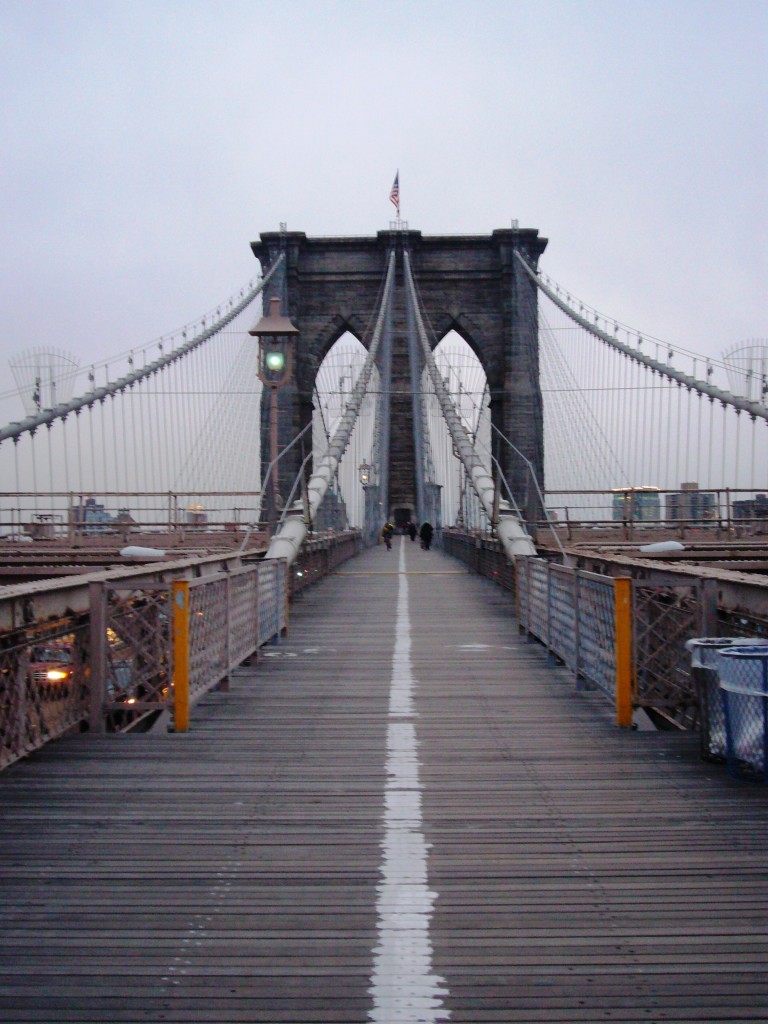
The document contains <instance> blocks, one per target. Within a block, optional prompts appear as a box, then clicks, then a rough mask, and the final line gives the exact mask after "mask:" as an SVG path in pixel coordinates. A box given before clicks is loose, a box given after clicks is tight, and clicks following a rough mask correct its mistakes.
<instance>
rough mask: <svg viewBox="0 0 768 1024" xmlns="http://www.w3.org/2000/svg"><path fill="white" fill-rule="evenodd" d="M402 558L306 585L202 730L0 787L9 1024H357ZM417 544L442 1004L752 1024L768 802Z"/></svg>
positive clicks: (42, 766)
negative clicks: (588, 684) (586, 686)
mask: <svg viewBox="0 0 768 1024" xmlns="http://www.w3.org/2000/svg"><path fill="white" fill-rule="evenodd" d="M399 543H401V542H399V541H398V542H396V544H395V551H393V552H391V553H387V552H386V551H385V550H384V549H379V548H376V549H373V550H371V551H368V552H365V553H364V554H363V555H362V556H360V558H358V559H357V560H355V562H353V563H348V564H347V565H346V566H345V567H344V569H343V575H341V574H340V575H339V576H337V577H334V578H332V579H330V580H328V581H326V582H324V583H322V584H320V585H318V586H316V587H313V588H310V589H309V590H307V591H305V592H303V593H302V595H301V596H300V598H299V599H298V600H297V602H296V604H295V606H294V609H293V613H292V616H291V632H290V636H289V638H288V639H287V640H285V641H282V642H281V643H280V644H278V645H276V646H275V647H270V648H267V649H266V650H265V651H264V652H263V654H264V656H263V657H262V658H261V659H260V664H259V667H258V669H257V670H250V671H242V672H238V673H237V674H236V677H235V678H234V680H233V685H232V689H231V690H230V691H229V692H228V693H225V694H223V693H216V692H213V693H210V694H208V695H207V696H206V697H205V698H204V700H203V701H202V702H201V704H199V705H198V706H197V707H196V708H195V710H194V713H193V716H192V723H191V730H190V732H189V733H187V734H185V735H174V734H168V733H165V732H157V733H153V734H148V735H132V734H129V735H125V736H119V737H113V736H105V737H96V736H87V735H83V736H73V737H69V738H67V739H65V740H62V741H60V742H57V743H55V744H52V745H50V746H49V747H48V748H46V749H44V750H43V751H41V752H39V753H37V754H35V755H33V756H32V757H30V758H28V759H27V760H25V761H23V762H20V763H19V764H17V765H15V766H13V767H12V768H11V769H10V770H9V771H7V772H5V773H4V774H3V775H2V776H0V816H2V821H3V832H2V838H0V894H2V898H3V911H4V913H3V939H2V943H0V1021H7V1022H11V1021H13V1022H14V1024H22V1022H24V1021H29V1022H32V1021H41V1022H49V1024H52V1022H58V1024H66V1022H70V1021H78V1022H81V1024H84V1022H90V1021H102V1022H114V1024H118V1022H122V1021H133V1022H140V1021H158V1020H164V1021H182V1022H185V1024H195V1022H197V1021H206V1022H209V1024H214V1022H222V1024H224V1022H228V1024H235V1022H239V1021H248V1022H249V1024H256V1022H259V1021H270V1022H273V1024H277V1022H281V1021H291V1022H294V1024H297V1022H301V1024H311V1022H313V1021H316V1022H324V1021H328V1022H334V1021H354V1022H356V1024H359V1022H360V1021H364V1020H368V1019H370V1014H371V1009H372V1005H373V1002H372V995H371V984H372V981H371V979H372V973H373V968H374V959H375V948H376V946H377V943H378V942H379V940H380V935H379V930H378V929H379V922H378V919H377V909H376V908H377V889H378V887H379V885H380V882H381V878H382V848H381V844H382V841H383V837H384V824H383V820H384V819H383V806H384V792H385V787H386V783H387V770H386V760H387V728H388V722H389V691H390V684H391V679H392V674H393V651H394V645H395V640H396V635H395V626H396V621H397V620H396V607H397V595H398V587H399V585H400V577H399V575H398V573H397V572H396V571H395V570H396V567H397V562H396V558H397V557H398V544H399ZM405 557H406V567H407V569H408V570H409V572H408V575H407V586H408V597H409V607H410V615H411V648H410V659H411V663H412V668H413V674H414V676H415V678H416V685H415V695H414V710H415V715H414V716H413V722H414V728H415V731H416V736H417V739H418V760H419V768H420V774H419V777H420V783H421V788H422V792H421V806H422V815H423V828H424V833H425V839H426V841H427V843H428V844H429V850H428V882H429V887H430V889H431V890H432V891H433V892H434V893H435V895H436V898H435V903H434V911H433V916H432V921H431V928H430V939H431V948H432V967H433V970H434V971H435V972H436V974H437V975H439V976H440V978H442V979H443V982H444V988H445V991H446V995H445V997H444V1006H445V1014H450V1020H451V1021H464V1022H468V1024H480V1022H482V1021H505V1022H508V1024H512V1022H514V1021H525V1022H526V1024H534V1022H538V1021H547V1022H551V1024H555V1022H566V1021H567V1022H569V1024H571V1022H573V1024H575V1022H579V1021H593V1022H594V1021H600V1020H610V1021H615V1022H616V1021H624V1022H630V1021H632V1022H637V1021H640V1020H650V1021H653V1020H659V1021H661V1020H665V1021H670V1020H672V1021H697V1022H698V1021H711V1022H715V1021H717V1022H722V1021H744V1022H746V1021H763V1020H768V986H767V985H766V967H768V928H767V927H766V925H767V924H768V868H766V866H765V840H766V836H768V799H767V797H768V789H767V788H766V787H759V786H749V785H743V784H739V783H736V782H733V781H732V780H730V779H729V778H728V777H727V775H726V773H725V770H724V768H722V767H721V766H717V765H711V764H705V763H704V762H702V761H700V760H699V759H698V756H697V738H696V737H686V736H679V735H672V734H666V735H664V734H653V733H646V732H643V733H640V732H637V733H632V732H624V731H619V730H617V729H616V728H615V726H614V725H613V714H612V710H611V709H610V708H609V707H608V706H607V705H606V704H604V703H603V698H601V697H600V696H599V695H596V694H594V693H588V692H587V693H583V692H577V691H576V690H575V687H574V684H573V679H572V677H571V676H570V675H569V673H568V672H566V671H565V670H564V669H562V668H559V669H558V668H552V667H551V666H548V665H547V664H546V660H545V657H544V654H543V651H542V649H541V648H539V647H538V646H537V645H533V644H528V643H526V642H524V640H522V639H521V638H520V637H519V635H518V633H517V628H516V625H515V623H514V621H513V619H512V607H513V606H512V599H511V596H510V595H509V594H507V593H504V592H502V591H500V590H498V589H496V588H494V587H493V586H492V585H490V584H488V583H486V582H485V581H482V580H480V579H478V578H477V577H474V576H470V575H467V574H466V573H465V572H463V571H455V570H456V563H454V562H453V561H452V560H450V559H448V558H446V557H445V556H444V555H442V554H441V553H440V552H439V551H434V550H433V551H430V552H422V551H421V550H420V549H419V548H418V547H417V546H416V545H411V544H410V542H405ZM440 1012H442V1011H440ZM403 1019H404V1020H405V1019H407V1020H409V1021H410V1020H412V1019H413V1018H412V1017H406V1018H403ZM425 1019H430V1020H431V1019H434V1020H440V1019H448V1017H447V1016H443V1017H441V1016H439V1015H438V1016H434V1018H432V1017H430V1018H425ZM387 1024H398V1022H397V1021H395V1020H393V1021H388V1022H387Z"/></svg>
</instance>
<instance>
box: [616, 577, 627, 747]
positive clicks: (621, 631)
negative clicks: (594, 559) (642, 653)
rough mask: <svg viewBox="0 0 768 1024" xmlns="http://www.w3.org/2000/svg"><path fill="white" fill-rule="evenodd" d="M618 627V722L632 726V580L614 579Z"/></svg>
mask: <svg viewBox="0 0 768 1024" xmlns="http://www.w3.org/2000/svg"><path fill="white" fill-rule="evenodd" d="M613 597H614V621H615V628H616V724H617V725H618V726H619V727H620V728H622V729H629V728H631V727H632V580H631V579H627V578H621V579H615V580H614V581H613Z"/></svg>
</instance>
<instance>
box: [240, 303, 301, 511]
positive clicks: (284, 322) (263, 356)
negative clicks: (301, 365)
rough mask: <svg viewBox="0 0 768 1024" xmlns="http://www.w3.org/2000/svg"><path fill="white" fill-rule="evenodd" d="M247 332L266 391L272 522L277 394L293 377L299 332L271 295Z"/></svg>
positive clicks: (275, 488)
mask: <svg viewBox="0 0 768 1024" xmlns="http://www.w3.org/2000/svg"><path fill="white" fill-rule="evenodd" d="M248 333H249V334H250V335H251V337H254V338H258V339H259V380H260V381H261V382H262V384H264V385H265V387H268V388H269V400H270V404H269V459H270V463H271V467H272V471H271V473H270V478H269V491H268V495H269V506H268V519H269V521H270V522H272V523H274V522H276V520H277V511H278V507H279V504H280V493H279V488H278V484H279V479H280V477H279V471H278V463H277V455H278V452H277V392H278V391H279V389H280V388H281V387H283V385H284V384H287V383H288V382H289V381H290V380H291V377H292V375H293V359H294V349H295V346H296V338H297V337H298V335H299V334H300V333H301V332H300V331H299V329H298V327H295V326H294V325H293V324H292V323H291V321H290V320H289V319H288V317H287V316H283V315H282V314H281V312H280V299H279V297H278V296H276V295H273V296H272V298H271V299H270V303H269V313H268V315H267V316H263V317H262V318H261V320H259V322H258V323H257V324H256V326H255V327H252V328H251V330H250V331H248Z"/></svg>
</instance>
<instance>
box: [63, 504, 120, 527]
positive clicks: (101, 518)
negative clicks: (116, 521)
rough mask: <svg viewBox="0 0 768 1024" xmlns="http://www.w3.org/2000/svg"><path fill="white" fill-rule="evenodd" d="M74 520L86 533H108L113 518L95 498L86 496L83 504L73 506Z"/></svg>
mask: <svg viewBox="0 0 768 1024" xmlns="http://www.w3.org/2000/svg"><path fill="white" fill-rule="evenodd" d="M72 521H73V523H74V525H75V526H77V527H79V528H80V529H81V530H82V531H83V532H84V533H106V532H107V531H108V530H109V529H110V526H111V524H112V522H113V519H112V516H111V515H110V514H109V512H107V510H106V509H105V508H104V506H103V505H100V504H99V503H98V502H97V501H96V499H95V498H86V499H85V501H84V502H83V503H82V505H73V506H72Z"/></svg>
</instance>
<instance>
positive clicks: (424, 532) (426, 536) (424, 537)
mask: <svg viewBox="0 0 768 1024" xmlns="http://www.w3.org/2000/svg"><path fill="white" fill-rule="evenodd" d="M433 533H434V530H433V529H432V527H431V526H430V524H429V523H422V524H421V529H420V530H419V536H420V537H421V546H422V547H423V548H424V550H425V551H429V545H430V544H431V543H432V534H433Z"/></svg>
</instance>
